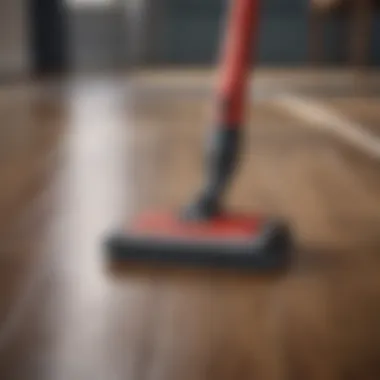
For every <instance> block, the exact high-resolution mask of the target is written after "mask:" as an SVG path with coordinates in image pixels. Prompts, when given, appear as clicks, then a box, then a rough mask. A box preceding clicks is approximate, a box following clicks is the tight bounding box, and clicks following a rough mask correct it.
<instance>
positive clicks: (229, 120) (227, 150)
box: [185, 0, 259, 220]
mask: <svg viewBox="0 0 380 380" xmlns="http://www.w3.org/2000/svg"><path fill="white" fill-rule="evenodd" d="M258 1H259V0H231V7H232V9H231V12H230V15H229V23H228V25H227V30H226V37H225V45H224V50H223V56H222V62H221V66H222V71H221V82H220V87H219V89H218V98H217V103H218V112H219V113H218V115H217V120H216V128H215V129H214V130H213V134H212V139H211V144H210V145H209V146H208V149H207V166H206V171H205V172H206V178H205V183H204V185H203V189H202V190H201V195H200V196H199V197H198V198H197V199H196V201H195V203H193V204H191V205H190V207H189V208H187V209H186V212H185V216H186V218H187V219H190V220H194V219H195V220H199V219H201V220H204V219H206V220H207V219H210V218H212V217H215V216H217V215H218V214H219V213H220V212H221V199H222V197H223V195H224V193H225V190H226V188H227V185H228V183H229V181H230V179H231V177H232V175H233V173H234V170H235V167H236V165H237V163H238V158H239V153H240V143H241V136H240V135H241V133H240V132H241V127H242V125H243V116H244V115H243V114H244V108H245V101H246V87H247V82H248V77H249V69H250V62H251V59H250V58H251V51H252V48H253V46H252V45H253V38H254V36H255V34H256V33H255V32H256V27H257V21H258ZM219 107H220V108H219Z"/></svg>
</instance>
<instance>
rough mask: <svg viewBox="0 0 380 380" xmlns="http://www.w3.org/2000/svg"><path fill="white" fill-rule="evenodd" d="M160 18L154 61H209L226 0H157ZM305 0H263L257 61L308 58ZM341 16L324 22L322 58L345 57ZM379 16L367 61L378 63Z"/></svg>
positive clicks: (296, 61) (216, 43) (287, 61)
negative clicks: (158, 45)
mask: <svg viewBox="0 0 380 380" xmlns="http://www.w3.org/2000/svg"><path fill="white" fill-rule="evenodd" d="M162 1H165V8H166V11H165V21H164V24H165V25H164V27H163V28H162V38H160V41H162V47H161V54H160V58H161V59H160V60H161V62H163V63H168V64H189V65H191V64H210V63H212V62H215V60H216V59H217V57H218V51H219V45H220V38H221V31H222V27H223V23H224V20H225V15H226V11H227V7H228V3H229V1H226V0H162ZM308 22H309V1H308V0H263V1H262V5H261V21H260V35H259V51H258V54H257V56H258V60H259V62H260V63H264V64H267V65H268V64H269V65H301V64H304V63H306V62H307V59H308V50H309V49H308V42H309V35H308V34H309V27H308ZM346 29H347V28H346V25H345V22H344V21H343V19H342V18H339V17H334V18H332V19H331V20H330V21H328V22H327V25H326V36H325V37H326V38H325V40H326V57H327V60H328V61H330V62H343V61H344V60H345V59H346V57H347V49H346V47H347V30H346ZM379 36H380V20H379V19H378V18H377V23H376V25H375V31H374V38H373V41H372V58H373V62H380V50H379V47H380V37H379Z"/></svg>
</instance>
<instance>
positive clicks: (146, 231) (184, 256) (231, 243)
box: [106, 213, 292, 270]
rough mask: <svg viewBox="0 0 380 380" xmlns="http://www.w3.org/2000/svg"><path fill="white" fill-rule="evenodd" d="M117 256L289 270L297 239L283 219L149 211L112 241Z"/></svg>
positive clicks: (111, 255)
mask: <svg viewBox="0 0 380 380" xmlns="http://www.w3.org/2000/svg"><path fill="white" fill-rule="evenodd" d="M106 248H107V254H108V257H109V258H110V259H111V260H112V261H129V262H134V263H152V264H166V265H181V266H183V265H188V266H198V267H199V266H200V267H220V268H236V269H248V270H253V269H257V270H272V269H273V270H278V269H285V268H286V267H287V266H288V265H289V264H290V255H291V248H292V247H291V238H290V234H289V231H288V229H287V228H286V226H284V225H283V224H281V223H276V222H265V221H263V220H261V219H259V218H250V217H244V216H221V217H218V218H215V219H212V220H210V221H203V222H202V221H197V222H188V221H181V220H180V219H179V218H177V217H175V216H172V215H170V214H160V213H157V214H148V215H143V216H141V217H140V218H138V219H137V220H136V221H135V223H134V224H133V225H132V226H131V228H130V229H129V230H127V231H121V232H119V233H116V234H114V235H113V236H111V237H110V238H109V239H108V240H107V242H106Z"/></svg>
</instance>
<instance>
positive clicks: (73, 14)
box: [0, 0, 127, 71]
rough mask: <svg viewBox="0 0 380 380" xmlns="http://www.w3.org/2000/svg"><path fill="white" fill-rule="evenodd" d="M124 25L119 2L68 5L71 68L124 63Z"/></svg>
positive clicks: (103, 67) (112, 66)
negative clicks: (94, 4) (111, 3)
mask: <svg viewBox="0 0 380 380" xmlns="http://www.w3.org/2000/svg"><path fill="white" fill-rule="evenodd" d="M0 1H1V0H0ZM126 28H127V23H126V13H125V9H124V7H122V6H120V5H116V6H114V5H112V6H109V7H108V6H85V7H72V8H70V9H69V33H70V36H69V41H70V52H71V54H70V55H71V64H72V67H73V68H74V69H75V70H80V71H82V70H99V69H115V68H118V67H121V66H123V65H124V64H125V62H126V60H127V50H126V49H127V48H126V38H127V33H126Z"/></svg>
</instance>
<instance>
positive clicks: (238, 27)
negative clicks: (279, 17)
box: [218, 0, 259, 128]
mask: <svg viewBox="0 0 380 380" xmlns="http://www.w3.org/2000/svg"><path fill="white" fill-rule="evenodd" d="M258 13H259V0H231V10H230V14H229V19H228V25H227V30H226V35H225V41H224V46H223V51H222V57H221V59H222V62H221V77H220V83H219V92H218V94H219V97H220V102H221V103H222V105H223V108H222V110H223V111H222V115H220V116H219V118H220V119H221V122H222V124H224V125H228V126H229V127H230V128H238V127H240V125H241V124H242V121H243V118H244V109H245V101H246V89H247V84H248V80H249V73H250V66H251V58H252V55H253V54H252V51H254V52H256V50H257V32H258V22H259V17H258Z"/></svg>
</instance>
